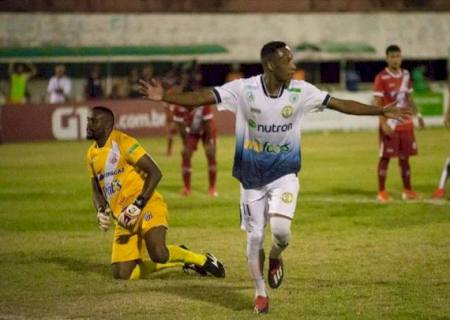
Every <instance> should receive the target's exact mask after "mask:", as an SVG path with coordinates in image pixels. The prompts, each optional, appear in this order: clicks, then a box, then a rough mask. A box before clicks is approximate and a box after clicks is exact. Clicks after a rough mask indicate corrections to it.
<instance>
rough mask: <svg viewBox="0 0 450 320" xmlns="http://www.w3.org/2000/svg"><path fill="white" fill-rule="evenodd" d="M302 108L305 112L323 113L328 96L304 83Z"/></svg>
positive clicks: (324, 92)
mask: <svg viewBox="0 0 450 320" xmlns="http://www.w3.org/2000/svg"><path fill="white" fill-rule="evenodd" d="M302 89H303V95H304V96H303V107H304V108H305V111H306V112H312V111H323V109H325V108H326V106H327V104H328V101H329V100H330V95H329V94H328V92H326V91H322V90H320V89H319V88H317V87H316V86H314V85H312V84H310V83H308V82H304V86H303V88H302Z"/></svg>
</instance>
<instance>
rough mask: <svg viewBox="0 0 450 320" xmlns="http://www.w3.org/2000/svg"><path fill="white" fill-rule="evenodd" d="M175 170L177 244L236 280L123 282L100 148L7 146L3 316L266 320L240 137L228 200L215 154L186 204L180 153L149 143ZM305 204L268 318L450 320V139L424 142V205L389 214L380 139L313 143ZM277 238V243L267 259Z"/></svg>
mask: <svg viewBox="0 0 450 320" xmlns="http://www.w3.org/2000/svg"><path fill="white" fill-rule="evenodd" d="M140 140H141V142H142V144H143V145H144V147H145V148H146V149H147V150H148V151H149V152H150V153H151V154H152V156H153V157H154V158H155V160H156V161H157V162H158V164H159V165H160V167H161V169H162V171H163V175H164V177H163V180H162V182H161V184H160V187H159V191H160V192H161V193H162V194H163V195H164V196H165V198H166V200H167V202H168V204H169V210H170V216H169V219H170V220H169V223H170V230H169V236H168V242H169V243H174V244H186V245H187V246H189V247H190V248H192V249H193V250H196V251H207V250H208V251H211V252H213V253H214V254H215V255H217V256H218V257H219V258H220V259H221V260H223V262H224V264H225V266H226V268H227V277H226V278H225V279H215V278H210V277H208V278H200V277H197V276H195V275H186V274H183V272H182V271H181V270H178V269H173V270H166V271H163V272H161V273H156V274H153V275H151V276H150V278H149V279H145V280H139V281H134V282H129V281H117V280H113V279H112V277H111V274H110V269H109V259H110V246H111V235H112V233H111V231H110V232H108V233H103V232H101V231H100V230H99V229H98V228H97V225H96V218H95V212H94V210H93V207H92V203H91V198H90V189H89V188H90V184H89V178H88V173H87V169H86V167H85V164H84V157H85V151H86V149H87V147H88V145H89V142H86V141H83V142H47V143H33V144H6V145H0V319H28V318H31V319H35V318H39V319H40V318H45V319H254V318H255V317H256V316H255V315H254V314H252V309H251V307H252V299H253V294H254V292H253V286H252V283H251V281H250V277H249V272H248V270H247V265H246V258H245V234H244V233H243V232H242V231H240V229H239V227H238V224H239V217H238V201H239V188H238V183H237V182H236V181H235V180H234V179H233V178H232V177H231V165H232V158H233V153H234V138H233V137H220V138H219V141H218V163H219V169H218V170H219V176H218V191H219V193H220V196H219V197H218V198H217V199H211V198H209V197H208V196H207V192H206V191H207V173H206V162H205V159H204V156H203V150H202V148H200V149H199V150H198V151H197V153H196V154H195V157H194V161H193V164H194V169H193V189H194V191H193V195H192V196H191V197H190V198H182V197H181V196H179V190H180V188H181V178H180V157H179V152H180V143H179V140H177V142H176V148H175V155H174V156H172V157H171V158H167V157H166V156H165V155H164V150H165V140H164V139H163V138H145V139H140ZM302 140H303V143H302V145H303V146H302V152H303V168H302V171H301V173H300V183H301V193H300V198H299V203H298V207H297V212H296V216H295V220H294V223H293V239H292V243H291V245H290V247H289V248H288V250H287V251H286V252H285V255H284V257H285V267H286V268H285V271H286V276H285V282H284V283H283V285H282V287H280V288H279V289H277V290H271V289H269V295H270V298H271V305H270V308H271V310H270V313H269V315H267V316H264V318H266V319H450V201H441V202H433V201H431V200H429V199H430V196H431V193H432V192H433V190H434V189H435V187H436V184H437V182H438V179H439V175H440V172H441V167H442V165H443V162H444V159H445V157H447V155H448V154H449V151H450V149H449V146H450V131H448V130H444V129H442V128H441V129H439V128H438V129H431V130H427V131H419V132H417V140H418V144H419V152H420V155H419V156H417V157H414V158H413V159H412V161H411V164H412V181H413V185H414V186H415V188H416V189H417V191H419V192H420V193H422V195H423V197H424V199H423V200H421V201H415V202H408V203H405V202H403V201H402V200H400V193H401V180H400V177H399V170H398V165H397V162H396V161H392V162H391V164H390V169H389V176H388V191H390V193H391V195H392V196H393V197H394V201H393V202H392V203H390V204H388V205H382V204H378V203H377V202H376V201H375V194H376V186H377V182H376V164H377V154H378V150H377V149H378V146H377V134H376V133H375V132H353V133H343V132H332V133H328V134H323V133H307V134H304V135H303V137H302ZM269 240H270V236H269V233H267V237H266V246H265V247H266V249H268V248H269V244H270V241H269Z"/></svg>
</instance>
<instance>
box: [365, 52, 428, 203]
mask: <svg viewBox="0 0 450 320" xmlns="http://www.w3.org/2000/svg"><path fill="white" fill-rule="evenodd" d="M386 62H387V65H388V66H387V68H385V69H384V70H383V71H381V72H380V73H379V74H378V75H377V76H376V78H375V83H374V93H373V94H374V97H375V105H376V106H385V105H387V104H390V103H392V102H396V105H397V107H398V108H412V109H413V113H414V114H417V116H418V118H419V125H420V127H421V128H423V127H424V123H423V119H422V116H421V115H420V113H417V109H416V106H415V104H414V102H413V100H412V98H411V92H412V90H413V89H412V81H411V76H410V74H409V72H408V71H407V70H405V69H402V68H401V63H402V55H401V50H400V48H399V47H398V46H396V45H391V46H389V47H387V49H386ZM379 133H380V160H379V163H378V196H377V199H378V200H379V201H381V202H383V203H386V202H387V201H389V195H388V193H387V192H386V188H385V187H386V176H387V169H388V165H389V160H390V158H392V157H398V163H399V166H400V171H401V176H402V180H403V193H402V198H403V199H404V200H411V199H417V198H419V195H418V194H417V192H415V191H414V190H413V189H412V187H411V170H410V165H409V157H410V156H413V155H416V154H417V145H416V141H415V137H414V124H413V121H412V118H409V119H407V120H405V121H404V122H402V123H399V122H398V121H396V120H391V119H387V118H385V117H380V128H379Z"/></svg>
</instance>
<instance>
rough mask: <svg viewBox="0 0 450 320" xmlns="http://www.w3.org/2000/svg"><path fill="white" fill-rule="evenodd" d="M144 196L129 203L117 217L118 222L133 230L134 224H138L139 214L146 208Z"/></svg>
mask: <svg viewBox="0 0 450 320" xmlns="http://www.w3.org/2000/svg"><path fill="white" fill-rule="evenodd" d="M144 202H145V201H144V198H143V197H141V196H139V197H137V198H136V200H135V201H134V202H133V203H132V204H130V205H128V206H127V207H126V208H125V209H124V210H123V211H122V212H121V213H120V215H119V218H118V219H117V222H118V224H119V225H120V226H121V227H123V228H125V229H128V230H133V229H134V225H135V224H136V222H137V220H138V218H139V215H140V214H141V210H142V209H143V208H144V206H145V203H144Z"/></svg>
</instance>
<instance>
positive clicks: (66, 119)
mask: <svg viewBox="0 0 450 320" xmlns="http://www.w3.org/2000/svg"><path fill="white" fill-rule="evenodd" d="M88 112H89V108H87V107H77V108H75V107H61V108H57V109H56V110H55V111H53V114H52V133H53V136H54V137H55V138H56V139H57V140H77V139H86V127H87V116H88Z"/></svg>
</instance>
